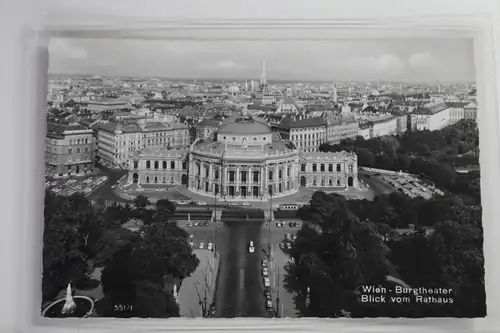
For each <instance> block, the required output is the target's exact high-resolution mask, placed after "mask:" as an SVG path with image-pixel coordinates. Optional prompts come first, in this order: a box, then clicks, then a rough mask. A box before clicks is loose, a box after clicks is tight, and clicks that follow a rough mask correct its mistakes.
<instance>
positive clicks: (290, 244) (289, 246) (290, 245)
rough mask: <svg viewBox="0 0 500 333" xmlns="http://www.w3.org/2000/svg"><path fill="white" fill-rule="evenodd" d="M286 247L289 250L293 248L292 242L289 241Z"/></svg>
mask: <svg viewBox="0 0 500 333" xmlns="http://www.w3.org/2000/svg"><path fill="white" fill-rule="evenodd" d="M286 248H287V249H289V250H291V249H292V243H290V242H287V243H286Z"/></svg>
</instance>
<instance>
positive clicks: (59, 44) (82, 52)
mask: <svg viewBox="0 0 500 333" xmlns="http://www.w3.org/2000/svg"><path fill="white" fill-rule="evenodd" d="M49 52H50V55H51V56H56V57H63V58H70V59H86V58H87V56H88V52H87V50H86V49H84V48H83V47H79V46H76V45H74V44H73V43H71V42H70V41H68V40H65V39H59V38H54V39H51V40H50V43H49Z"/></svg>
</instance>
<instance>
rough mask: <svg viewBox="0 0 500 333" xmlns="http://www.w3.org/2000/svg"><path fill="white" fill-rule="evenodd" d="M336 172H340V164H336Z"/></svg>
mask: <svg viewBox="0 0 500 333" xmlns="http://www.w3.org/2000/svg"><path fill="white" fill-rule="evenodd" d="M337 172H340V164H337Z"/></svg>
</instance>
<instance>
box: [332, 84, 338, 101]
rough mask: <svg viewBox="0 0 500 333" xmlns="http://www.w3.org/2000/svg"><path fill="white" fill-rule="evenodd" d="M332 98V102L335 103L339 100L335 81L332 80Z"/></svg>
mask: <svg viewBox="0 0 500 333" xmlns="http://www.w3.org/2000/svg"><path fill="white" fill-rule="evenodd" d="M332 100H333V102H334V103H337V102H338V100H339V96H338V92H337V83H336V82H335V81H333V91H332Z"/></svg>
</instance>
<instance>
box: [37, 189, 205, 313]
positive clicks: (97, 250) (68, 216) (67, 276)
mask: <svg viewBox="0 0 500 333" xmlns="http://www.w3.org/2000/svg"><path fill="white" fill-rule="evenodd" d="M174 212H175V205H173V204H172V202H170V201H168V200H159V201H158V202H157V204H156V207H155V206H151V205H150V202H149V200H148V198H147V197H144V196H139V197H138V198H137V199H136V202H135V205H134V206H133V207H132V206H130V205H120V204H111V205H109V206H108V207H106V208H104V209H101V210H99V209H97V208H94V207H93V206H92V205H91V203H90V202H89V201H88V200H87V199H86V198H85V197H84V196H83V195H80V194H74V195H72V196H69V197H63V196H58V195H55V194H53V193H52V192H50V191H47V192H46V197H45V231H44V248H43V260H44V262H43V263H44V265H43V269H44V271H43V299H44V301H49V300H53V299H54V298H55V297H56V296H57V294H58V293H59V292H60V291H61V289H63V288H64V287H66V285H67V284H68V283H69V282H71V281H74V280H77V279H81V278H82V277H85V276H87V275H88V273H89V272H88V270H87V266H88V265H87V264H88V262H89V261H91V262H92V263H93V264H94V265H93V266H95V267H102V274H101V285H102V290H103V293H104V297H103V298H102V299H101V300H99V301H98V302H97V304H96V312H97V314H98V315H99V316H103V317H106V316H111V317H124V318H128V317H143V318H146V317H155V318H156V317H158V318H165V317H175V316H179V307H178V305H177V303H176V301H175V299H174V298H173V295H172V288H173V283H175V284H177V287H180V284H181V282H182V280H183V279H184V278H186V277H188V276H189V275H190V274H192V273H193V272H194V271H195V269H196V267H197V266H198V264H199V260H198V258H197V257H196V255H195V254H194V253H193V251H192V248H191V246H190V245H189V243H188V234H187V233H186V232H185V231H184V230H183V229H182V228H180V227H179V226H178V225H177V224H176V223H171V217H172V216H173V214H174ZM131 219H132V220H140V221H141V222H142V223H140V224H139V225H142V227H141V228H140V230H139V231H138V232H132V231H129V230H127V229H125V228H123V227H122V225H123V224H125V223H126V222H128V221H129V220H131Z"/></svg>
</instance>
